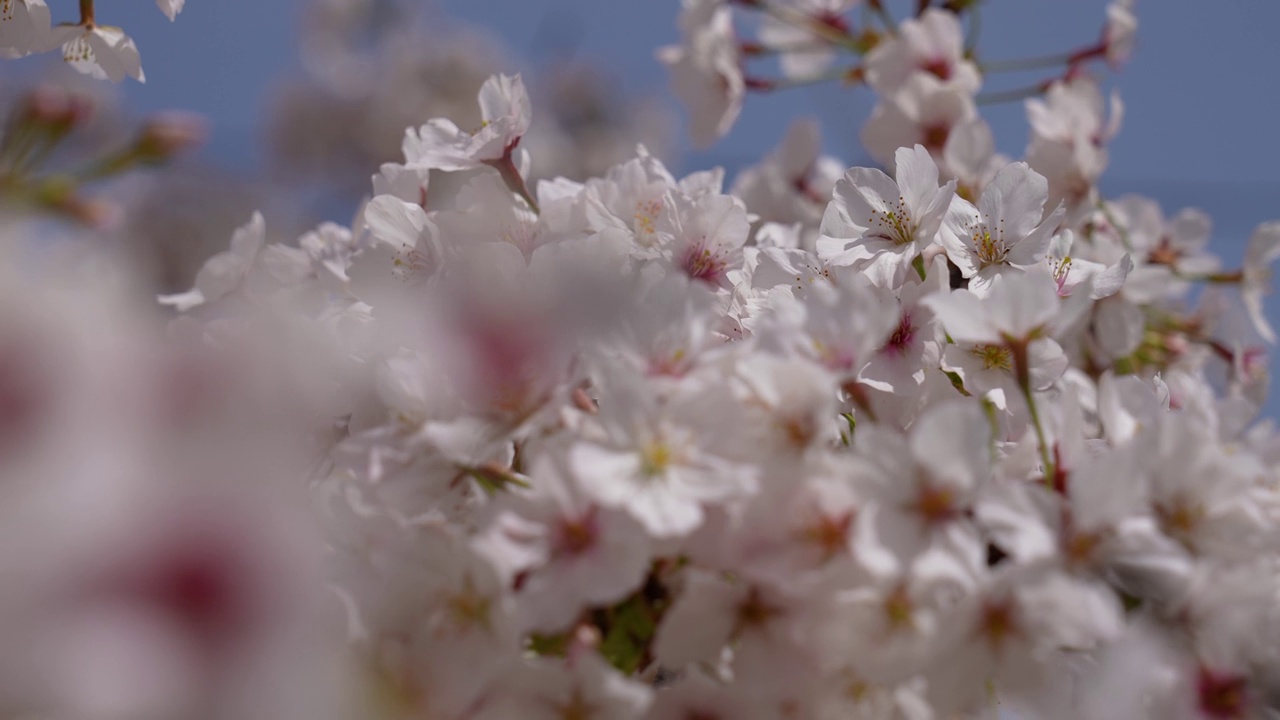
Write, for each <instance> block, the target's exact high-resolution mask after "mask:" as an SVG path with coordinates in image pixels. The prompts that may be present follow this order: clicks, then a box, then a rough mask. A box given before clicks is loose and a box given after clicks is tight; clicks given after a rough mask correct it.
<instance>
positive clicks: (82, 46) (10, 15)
mask: <svg viewBox="0 0 1280 720" xmlns="http://www.w3.org/2000/svg"><path fill="white" fill-rule="evenodd" d="M68 4H70V3H69V2H68ZM186 4H187V0H156V6H157V7H159V8H160V12H162V13H164V14H165V16H166V17H168V18H169V19H170V20H175V19H177V17H178V13H180V12H182V8H183V6H185V5H186ZM55 50H60V51H61V52H62V57H63V59H64V60H66V61H67V64H68V65H71V66H72V67H74V68H75V69H76V70H78V71H80V72H82V73H84V74H86V75H91V76H93V77H96V78H101V79H103V80H111V81H112V82H120V81H121V80H124V79H125V78H126V77H130V78H133V79H134V80H137V81H138V82H146V74H145V73H143V72H142V59H141V57H140V56H139V55H138V46H137V44H136V43H134V41H133V38H131V37H129V36H128V35H126V34H125V32H124V30H122V29H121V28H118V27H115V26H113V25H102V24H100V23H99V22H98V20H97V13H96V8H95V7H94V0H80V19H79V21H78V22H74V23H72V22H64V23H58V24H57V25H54V24H53V20H52V14H51V13H50V11H49V5H48V4H47V2H46V0H3V1H2V2H0V58H17V57H24V56H26V55H34V54H38V53H44V52H51V51H55Z"/></svg>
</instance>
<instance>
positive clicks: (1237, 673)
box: [0, 0, 1280, 720]
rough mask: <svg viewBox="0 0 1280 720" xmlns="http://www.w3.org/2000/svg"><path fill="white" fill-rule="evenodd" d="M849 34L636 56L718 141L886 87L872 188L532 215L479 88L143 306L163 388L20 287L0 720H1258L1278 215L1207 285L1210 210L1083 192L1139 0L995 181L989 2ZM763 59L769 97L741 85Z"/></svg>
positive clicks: (6, 321) (808, 25)
mask: <svg viewBox="0 0 1280 720" xmlns="http://www.w3.org/2000/svg"><path fill="white" fill-rule="evenodd" d="M855 4H856V3H854V2H851V1H849V0H794V1H791V2H782V1H781V0H736V2H726V1H718V0H686V2H685V3H684V10H683V13H682V15H681V20H680V28H681V32H682V37H683V42H682V44H681V45H679V46H673V47H672V48H668V49H664V50H661V51H660V52H659V55H660V57H661V58H662V59H663V60H664V61H665V62H667V63H669V64H670V65H671V66H672V68H673V72H674V75H673V79H674V81H675V86H676V91H677V93H678V94H680V95H681V96H682V97H683V98H684V99H685V100H686V101H688V102H689V103H690V104H691V108H690V110H691V112H692V114H693V117H692V125H693V128H694V132H695V135H696V136H699V137H701V138H703V139H705V140H708V141H709V140H711V139H714V138H715V137H716V136H717V135H719V134H722V133H724V132H725V131H727V130H728V128H729V126H730V125H731V124H732V122H733V120H734V118H735V117H736V114H737V112H738V109H739V108H740V106H741V105H740V103H741V101H742V97H743V95H744V93H745V91H746V89H747V88H748V86H754V87H755V88H757V89H763V88H765V87H766V86H768V88H769V89H778V88H780V86H781V85H782V84H783V80H784V79H787V78H792V79H794V78H811V77H816V76H817V74H822V73H827V72H828V69H829V67H830V66H831V63H832V62H834V58H835V57H836V56H837V55H838V53H839V52H842V51H843V50H850V51H852V52H854V53H855V54H858V55H859V56H865V59H864V60H863V61H862V63H863V64H862V65H860V66H858V69H857V71H856V72H851V71H848V70H842V71H840V72H839V73H837V76H838V78H839V79H842V80H847V79H848V78H849V77H851V76H856V77H857V78H858V80H859V81H863V80H865V82H866V83H867V84H868V85H869V86H870V87H871V88H872V89H873V90H874V91H875V92H876V93H877V94H878V96H879V98H880V99H879V105H878V106H877V108H876V109H875V110H874V111H873V113H872V116H871V118H870V120H869V121H868V124H867V126H866V131H865V133H864V140H865V142H866V144H867V147H868V151H869V152H870V153H871V155H872V157H874V158H876V160H877V161H879V162H880V163H882V165H883V167H884V170H881V169H875V168H866V167H855V168H852V169H848V170H846V169H845V166H844V164H843V163H841V162H840V161H838V160H836V159H834V158H831V157H827V156H823V155H822V154H821V149H820V148H821V143H820V138H819V137H818V133H817V128H816V126H815V125H814V124H813V123H809V122H804V121H800V122H797V123H796V124H795V125H793V126H792V128H791V130H790V131H789V132H788V134H787V136H786V137H785V138H784V139H783V141H782V143H781V144H780V145H779V147H778V148H776V149H775V150H773V151H772V152H771V153H769V154H768V155H767V156H766V157H765V158H764V159H763V160H762V161H761V162H759V163H758V164H756V165H754V166H752V167H750V168H747V169H746V170H744V171H742V172H741V173H739V174H738V175H737V177H736V178H735V179H734V180H733V182H732V183H729V184H727V185H726V177H725V173H724V172H723V171H722V170H719V169H715V170H710V171H702V172H695V173H692V174H689V175H685V176H683V177H680V176H678V175H676V174H673V173H672V172H671V171H670V170H669V169H668V168H667V167H666V166H665V165H664V164H663V163H662V162H661V161H659V160H658V159H657V158H656V157H655V156H654V155H652V154H651V153H649V152H648V151H647V150H646V149H645V148H644V147H639V148H637V150H636V153H635V156H634V157H633V158H631V159H629V160H627V161H625V162H622V163H620V164H617V165H615V166H614V167H612V168H611V169H610V170H608V171H607V172H606V173H604V175H603V176H602V177H595V178H591V179H588V180H586V181H584V182H577V181H571V180H567V179H564V178H556V179H552V180H541V181H538V182H536V183H533V182H530V181H529V178H531V177H533V176H534V174H535V172H536V171H535V170H534V169H532V168H531V164H532V163H531V160H530V158H529V155H528V153H527V152H526V151H525V149H524V148H523V147H522V140H523V139H524V138H525V136H526V135H527V134H528V133H529V132H530V128H531V126H532V123H533V120H534V118H533V111H532V106H531V103H530V101H529V97H528V94H527V92H526V89H525V86H524V83H523V81H522V79H521V77H520V76H518V75H515V76H509V75H496V76H493V77H491V78H489V79H488V80H487V81H486V82H485V83H484V85H483V87H482V88H481V89H480V92H479V98H478V106H479V110H480V114H481V116H482V118H483V119H482V121H481V122H480V123H479V124H478V125H473V126H469V127H466V128H463V127H459V126H458V124H456V123H455V122H454V121H452V120H449V119H445V118H437V119H433V120H430V121H428V122H427V123H426V124H424V125H421V126H419V127H414V128H410V129H409V130H408V131H407V132H406V134H405V136H404V140H403V148H402V149H403V156H404V157H403V161H402V162H395V163H389V164H386V165H383V166H382V167H381V168H380V169H379V170H378V172H377V174H376V175H374V176H373V177H372V193H371V196H370V199H369V200H368V201H367V202H365V203H364V204H363V205H362V207H361V208H360V209H359V211H358V213H357V214H356V217H355V218H354V220H353V222H352V223H351V225H350V226H349V227H348V226H342V225H338V224H334V223H327V224H324V225H321V226H319V227H317V228H316V229H315V230H313V231H312V232H309V233H307V234H305V235H304V236H302V237H301V238H299V239H298V240H297V242H294V243H270V242H268V228H267V223H266V221H265V219H264V218H263V217H262V216H261V215H255V216H254V217H253V219H252V220H251V221H250V222H249V223H248V224H246V225H245V226H244V227H242V228H241V229H239V230H238V231H237V232H236V233H235V235H234V237H232V238H231V242H230V247H229V249H228V250H227V251H225V252H222V253H219V254H218V255H216V256H214V257H212V258H210V259H209V260H208V261H207V262H206V263H205V265H204V267H203V268H202V269H201V270H200V272H199V274H198V275H197V276H196V278H195V281H194V285H193V287H192V288H191V289H190V290H188V291H186V292H182V293H177V294H170V295H164V296H162V297H161V298H160V299H159V300H160V303H161V304H162V305H164V306H167V307H170V308H173V309H174V310H175V311H176V312H177V313H178V316H177V317H175V318H173V319H171V321H170V322H169V324H168V333H167V335H168V342H167V343H166V344H164V345H162V346H160V348H159V349H157V348H156V347H154V346H152V345H150V344H148V343H147V342H145V341H144V340H143V339H142V338H143V337H145V336H146V334H147V329H148V328H147V327H146V325H147V322H144V321H143V320H141V319H139V321H138V323H137V327H135V325H132V324H125V323H122V322H119V321H117V320H113V319H114V318H124V317H138V318H147V320H150V318H149V317H148V316H147V315H146V313H144V312H142V311H140V310H138V309H136V308H132V307H125V305H126V304H127V303H126V301H124V300H122V299H121V297H122V296H124V295H126V294H125V293H123V291H122V288H121V285H122V284H125V283H121V282H119V281H118V279H117V280H113V279H112V278H105V279H104V278H102V277H94V278H93V279H92V280H90V279H89V277H87V276H88V275H90V274H91V273H90V272H89V268H82V267H81V265H82V264H83V263H79V262H72V263H68V264H70V265H72V266H74V267H75V268H79V269H80V270H81V272H80V273H78V274H76V275H75V276H74V278H73V280H74V282H70V281H69V282H68V283H67V286H66V287H64V286H62V285H56V286H49V285H45V284H42V283H38V282H34V281H31V280H29V279H27V278H25V277H22V276H20V275H19V276H16V277H14V278H8V277H6V278H4V280H5V282H3V283H0V333H3V334H0V338H3V339H4V342H3V343H0V348H5V353H3V354H0V442H5V443H9V444H8V445H7V446H6V445H0V474H3V477H4V479H5V481H6V482H3V483H0V488H3V489H2V490H0V492H6V493H9V497H8V498H7V499H8V500H9V501H8V502H6V503H4V507H5V508H8V512H9V516H8V517H6V519H5V521H4V522H3V523H0V528H3V530H4V531H5V532H12V533H13V535H12V536H11V538H12V540H11V542H9V543H4V544H3V545H0V547H5V548H6V552H5V553H2V554H0V568H3V569H4V570H5V571H6V575H5V577H6V578H11V579H12V580H11V581H10V582H7V583H6V584H5V586H4V587H3V588H2V589H0V637H3V638H4V639H5V640H6V641H7V644H6V647H7V648H9V649H10V652H9V653H7V657H6V658H5V659H4V660H3V661H0V698H2V700H0V707H4V708H15V709H16V710H17V711H18V712H19V713H31V714H34V715H35V716H39V717H43V716H52V717H64V716H72V717H104V718H107V717H109V718H117V717H129V718H134V717H202V718H203V717H215V718H223V717H226V718H237V719H243V718H259V717H261V718H292V717H298V718H302V717H306V718H309V719H314V718H317V717H335V718H337V717H386V718H432V719H433V720H441V719H443V720H510V719H513V718H519V719H525V718H529V719H530V720H544V719H545V720H555V719H559V720H585V719H592V720H606V719H607V720H624V719H630V718H634V719H637V720H640V719H644V720H712V719H716V718H724V719H726V720H727V719H730V718H732V719H734V720H741V719H747V720H750V719H752V718H760V719H761V720H768V719H774V718H804V719H806V720H828V719H830V720H834V719H835V718H883V719H885V720H889V719H892V720H929V719H933V718H937V719H939V720H941V719H942V718H957V717H965V718H968V717H973V718H977V717H994V716H996V714H998V713H1001V712H1012V713H1015V714H1016V716H1017V717H1025V718H1046V719H1050V718H1096V719H1097V720H1104V719H1110V718H1150V719H1152V720H1155V719H1157V718H1159V719H1164V718H1185V719H1187V720H1192V719H1196V718H1213V719H1218V718H1261V717H1267V713H1268V712H1274V708H1275V707H1277V706H1278V705H1280V674H1278V671H1280V662H1278V661H1280V658H1277V657H1276V650H1275V648H1276V647H1278V646H1280V622H1278V621H1280V617H1277V613H1280V563H1278V561H1277V553H1276V550H1277V548H1278V546H1280V482H1278V481H1280V431H1277V429H1276V428H1275V427H1274V425H1273V424H1272V423H1270V422H1269V421H1261V422H1258V421H1257V418H1258V415H1259V413H1260V410H1261V408H1262V404H1263V402H1264V399H1265V396H1266V391H1267V375H1266V367H1265V357H1264V355H1263V351H1262V349H1261V347H1260V344H1259V342H1260V341H1272V340H1274V331H1273V330H1272V328H1271V327H1270V325H1269V324H1268V323H1267V320H1266V318H1265V317H1264V314H1263V312H1262V297H1263V295H1264V293H1265V292H1266V291H1267V290H1268V287H1267V285H1268V280H1269V265H1270V263H1271V262H1272V261H1273V260H1274V259H1276V258H1277V257H1280V222H1270V223H1265V224H1263V225H1261V226H1260V227H1259V228H1258V229H1257V231H1256V232H1255V233H1254V235H1253V236H1252V237H1251V239H1250V240H1249V243H1248V247H1247V250H1246V252H1245V257H1244V262H1243V265H1242V267H1241V268H1239V269H1235V270H1232V269H1224V268H1223V267H1222V264H1221V262H1220V261H1219V259H1218V258H1217V257H1216V256H1215V255H1213V254H1212V253H1211V252H1209V250H1208V248H1207V242H1208V240H1209V238H1210V236H1211V234H1212V233H1211V227H1210V223H1209V220H1208V218H1207V217H1205V216H1204V214H1203V213H1200V212H1199V211H1196V210H1192V209H1188V210H1182V211H1180V212H1178V213H1177V214H1175V215H1173V216H1172V217H1166V216H1165V214H1164V212H1163V211H1162V209H1161V208H1160V207H1159V205H1158V204H1156V203H1155V202H1154V201H1152V200H1149V199H1146V198H1142V197H1137V196H1127V197H1121V198H1115V199H1112V198H1106V197H1104V196H1103V195H1102V194H1101V193H1100V192H1099V190H1098V187H1097V182H1098V179H1099V177H1100V175H1101V173H1102V171H1103V170H1104V169H1105V166H1106V162H1107V155H1106V143H1107V141H1109V140H1110V139H1111V138H1112V137H1113V136H1114V135H1115V134H1116V132H1117V131H1118V129H1119V127H1118V126H1119V114H1120V111H1119V101H1118V100H1117V99H1113V100H1112V101H1111V102H1110V111H1109V113H1108V108H1107V105H1108V103H1106V102H1104V100H1103V94H1102V92H1101V91H1100V90H1099V85H1098V82H1097V80H1096V79H1094V78H1093V77H1092V76H1091V75H1089V74H1088V72H1087V71H1086V67H1085V63H1087V62H1088V61H1090V60H1091V59H1094V58H1107V59H1112V60H1117V59H1118V58H1119V57H1121V56H1122V55H1123V53H1124V52H1125V51H1127V46H1128V44H1129V43H1130V42H1131V40H1130V36H1131V34H1132V31H1133V28H1134V25H1135V23H1134V20H1133V14H1132V8H1131V7H1129V5H1128V4H1126V3H1116V4H1114V5H1113V6H1112V7H1111V9H1110V12H1109V22H1108V25H1107V28H1106V30H1105V31H1104V33H1103V39H1102V40H1101V41H1100V42H1099V44H1098V45H1097V46H1091V47H1089V48H1085V49H1084V50H1081V51H1077V52H1074V53H1071V54H1070V55H1069V56H1068V57H1067V59H1066V61H1065V63H1064V65H1065V68H1066V71H1065V72H1064V73H1063V75H1062V76H1061V77H1056V78H1053V79H1051V80H1049V81H1046V82H1045V83H1044V84H1043V87H1041V88H1040V89H1039V92H1038V93H1037V94H1036V96H1035V97H1033V98H1031V99H1028V100H1027V102H1026V110H1027V115H1028V119H1029V122H1030V125H1031V130H1032V135H1031V140H1030V142H1029V144H1028V147H1027V150H1026V153H1025V155H1026V157H1025V160H1023V161H1013V160H1011V159H1008V158H1004V157H1001V156H999V155H998V154H997V153H996V152H995V149H994V143H993V142H992V139H991V132H990V130H989V129H988V127H987V126H986V124H985V123H984V122H983V121H982V119H981V117H980V116H979V114H978V112H977V107H978V100H979V99H980V89H981V85H982V82H983V75H982V72H981V70H980V63H978V62H976V61H975V59H974V55H973V53H972V52H971V51H970V50H969V49H966V47H965V42H964V36H963V26H962V25H961V22H960V21H961V19H963V18H964V17H965V15H966V13H968V12H971V9H972V8H971V6H972V5H973V3H969V2H949V3H938V4H937V5H939V6H937V7H931V6H932V5H934V3H930V2H921V3H918V5H919V7H918V12H917V13H914V14H912V15H910V16H909V17H907V18H906V19H904V20H902V21H901V22H896V21H892V18H891V17H889V15H888V10H887V9H886V7H885V4H882V3H881V2H876V1H873V0H867V2H866V5H867V7H868V8H869V11H870V12H869V15H868V17H869V18H870V20H869V22H876V23H879V24H878V25H870V24H869V25H867V26H866V27H865V28H863V29H861V30H855V29H854V28H853V26H852V24H851V23H849V22H848V21H846V20H845V19H844V15H843V13H846V12H847V11H849V10H850V9H852V7H853V6H854V5H855ZM736 10H746V11H750V12H765V13H766V17H765V20H764V22H763V24H762V26H761V33H762V38H763V40H762V43H742V42H740V41H739V40H738V39H737V37H736V35H735V32H736V31H735V25H734V22H733V18H732V13H734V12H735V11H736ZM877 18H878V19H877ZM876 28H878V29H876ZM766 43H767V44H768V45H769V46H771V47H772V48H773V49H774V50H777V51H779V52H780V53H781V54H782V58H781V60H782V62H781V63H780V67H781V68H782V71H783V73H784V76H783V78H781V79H778V80H771V81H763V80H760V79H750V80H749V76H747V75H746V74H745V72H744V70H743V62H744V57H745V56H744V53H746V54H747V55H749V54H751V53H752V52H755V53H759V52H760V50H759V48H760V47H763V45H764V44H766ZM753 48H754V49H753ZM885 170H887V171H888V172H885ZM7 259H9V260H11V263H9V264H14V263H17V264H22V265H38V264H41V262H45V261H42V260H41V259H40V258H31V257H25V256H24V257H21V258H19V257H18V255H17V254H16V251H12V252H11V257H9V258H7ZM64 262H65V261H63V260H61V259H57V261H56V262H54V263H52V264H53V265H55V266H56V265H59V264H61V263H64ZM9 264H6V265H0V268H5V267H8V265H9ZM93 267H94V268H98V267H100V266H98V265H96V264H95V265H93ZM100 274H101V273H99V275H100ZM33 300H34V301H33ZM31 307H34V308H37V309H38V313H37V314H36V315H34V316H33V315H31V314H29V313H27V312H26V311H25V309H26V308H31ZM1237 307H1238V308H1239V309H1240V310H1241V311H1242V312H1241V313H1239V314H1242V316H1243V317H1244V318H1246V320H1247V322H1244V323H1233V320H1234V318H1235V316H1236V313H1235V312H1234V311H1235V310H1236V309H1237ZM85 518H91V520H88V521H86V520H85ZM32 538H36V540H35V541H34V542H33V540H32ZM33 546H34V547H35V548H37V550H38V551H37V552H32V547H33Z"/></svg>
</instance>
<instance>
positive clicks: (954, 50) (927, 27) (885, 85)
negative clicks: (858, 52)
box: [866, 8, 982, 96]
mask: <svg viewBox="0 0 1280 720" xmlns="http://www.w3.org/2000/svg"><path fill="white" fill-rule="evenodd" d="M866 66H867V82H868V84H870V85H871V87H873V88H875V90H876V92H877V93H879V94H880V95H882V96H892V95H893V94H894V93H896V92H898V91H899V90H901V89H902V87H903V86H904V85H906V84H907V80H908V79H909V78H911V77H912V76H913V75H915V74H918V73H924V74H927V75H931V76H933V77H934V78H936V79H937V80H938V81H939V82H941V83H943V84H945V85H947V86H948V87H951V88H954V89H955V90H957V91H959V92H961V93H966V94H969V95H972V94H974V93H976V92H977V91H978V88H979V87H980V86H981V85H982V77H981V76H980V75H979V74H978V68H977V66H976V65H974V64H973V62H972V61H971V60H969V59H968V58H967V57H966V56H965V49H964V31H963V29H962V28H961V27H960V19H959V18H958V17H956V15H955V13H952V12H949V11H946V10H939V9H937V8H929V9H928V10H926V11H925V12H924V14H923V15H921V16H919V17H916V18H911V19H908V20H906V21H904V22H903V23H902V24H901V25H900V26H898V34H897V35H895V36H892V37H890V38H889V39H887V40H885V41H884V42H882V43H880V44H879V45H877V46H876V48H875V49H874V50H872V51H871V53H870V54H869V55H868V56H867V59H866Z"/></svg>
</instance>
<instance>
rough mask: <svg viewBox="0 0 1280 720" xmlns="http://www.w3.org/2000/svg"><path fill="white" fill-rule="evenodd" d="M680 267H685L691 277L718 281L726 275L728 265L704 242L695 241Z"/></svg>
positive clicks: (706, 280) (705, 280)
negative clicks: (704, 244) (705, 245)
mask: <svg viewBox="0 0 1280 720" xmlns="http://www.w3.org/2000/svg"><path fill="white" fill-rule="evenodd" d="M680 267H682V268H684V271H685V272H686V273H687V274H688V275H689V277H691V278H694V279H696V280H702V281H704V282H708V283H718V282H720V279H721V277H723V276H724V271H725V269H726V267H727V265H726V263H725V261H724V259H723V258H721V257H720V256H718V255H717V254H715V253H713V252H712V251H711V250H709V249H707V248H706V247H704V246H703V244H702V243H694V244H693V245H692V246H691V247H690V248H689V250H688V252H686V253H685V256H684V258H683V259H682V260H681V262H680Z"/></svg>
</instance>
